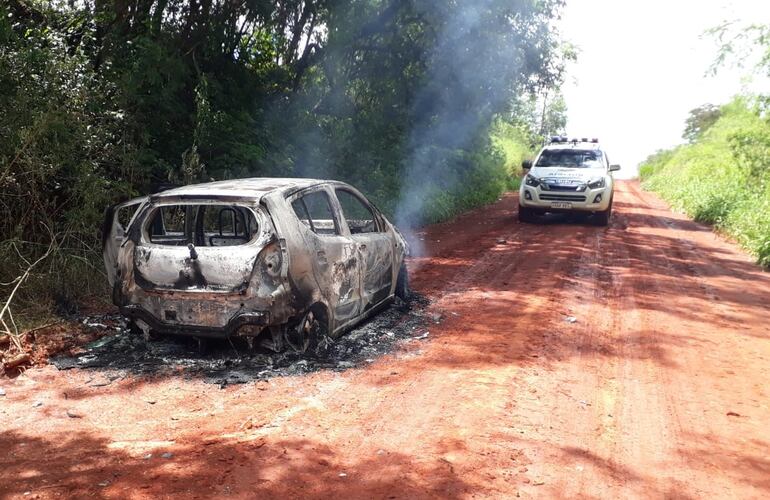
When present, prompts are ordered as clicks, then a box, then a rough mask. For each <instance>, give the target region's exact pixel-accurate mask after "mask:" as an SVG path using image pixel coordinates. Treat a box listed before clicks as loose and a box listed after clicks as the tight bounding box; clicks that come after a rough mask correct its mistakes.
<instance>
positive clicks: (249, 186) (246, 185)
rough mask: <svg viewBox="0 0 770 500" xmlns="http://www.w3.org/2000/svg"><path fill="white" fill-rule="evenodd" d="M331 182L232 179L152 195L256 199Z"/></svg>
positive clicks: (272, 178)
mask: <svg viewBox="0 0 770 500" xmlns="http://www.w3.org/2000/svg"><path fill="white" fill-rule="evenodd" d="M326 182H331V181H325V180H320V179H303V178H291V177H283V178H281V177H251V178H247V179H230V180H227V181H216V182H204V183H201V184H190V185H187V186H182V187H178V188H173V189H169V190H167V191H161V192H160V193H156V194H154V195H152V197H153V198H156V199H160V198H175V197H185V198H187V197H204V198H205V197H208V196H228V197H239V198H255V199H259V198H262V196H264V195H266V194H268V193H272V192H276V191H289V190H291V191H294V190H298V189H304V188H307V187H311V186H316V185H318V184H322V183H326Z"/></svg>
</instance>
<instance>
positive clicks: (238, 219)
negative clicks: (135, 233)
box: [147, 204, 258, 247]
mask: <svg viewBox="0 0 770 500" xmlns="http://www.w3.org/2000/svg"><path fill="white" fill-rule="evenodd" d="M257 229H258V228H257V221H256V219H255V217H254V213H253V212H251V211H250V210H248V209H247V208H246V207H240V206H237V205H207V204H200V205H166V206H161V207H158V208H157V209H156V210H155V212H154V213H153V215H151V216H150V222H149V223H148V225H147V233H148V235H149V239H150V241H151V242H152V243H156V244H160V245H172V246H182V245H187V244H188V243H191V242H194V243H195V245H196V246H208V247H220V246H233V245H243V244H245V243H248V242H249V241H251V239H252V238H253V237H254V236H255V235H256V233H257Z"/></svg>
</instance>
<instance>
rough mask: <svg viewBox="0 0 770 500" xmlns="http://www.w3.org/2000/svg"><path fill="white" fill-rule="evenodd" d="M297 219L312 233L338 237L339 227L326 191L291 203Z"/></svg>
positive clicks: (315, 192) (311, 194)
mask: <svg viewBox="0 0 770 500" xmlns="http://www.w3.org/2000/svg"><path fill="white" fill-rule="evenodd" d="M291 207H292V208H293V209H294V213H295V214H296V215H297V218H298V219H299V220H300V221H301V222H302V223H303V224H305V225H306V226H307V227H308V228H310V230H311V231H313V232H314V233H316V234H319V235H337V234H340V233H339V227H337V220H336V219H335V217H334V213H333V212H332V208H331V204H330V203H329V195H328V194H326V192H324V191H314V192H312V193H308V194H306V195H304V196H302V197H300V198H297V199H296V200H294V201H293V202H292V203H291Z"/></svg>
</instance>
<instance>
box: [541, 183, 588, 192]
mask: <svg viewBox="0 0 770 500" xmlns="http://www.w3.org/2000/svg"><path fill="white" fill-rule="evenodd" d="M581 187H582V186H581V185H579V184H578V185H574V184H573V185H569V184H549V185H548V189H549V190H550V191H572V192H573V193H574V192H576V191H582V190H581V189H580V188H581Z"/></svg>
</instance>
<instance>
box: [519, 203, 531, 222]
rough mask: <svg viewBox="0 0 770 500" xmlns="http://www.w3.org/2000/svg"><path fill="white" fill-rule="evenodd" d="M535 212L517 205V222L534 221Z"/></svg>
mask: <svg viewBox="0 0 770 500" xmlns="http://www.w3.org/2000/svg"><path fill="white" fill-rule="evenodd" d="M534 221H535V214H534V212H533V211H532V209H531V208H527V207H522V206H521V205H519V222H534Z"/></svg>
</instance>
